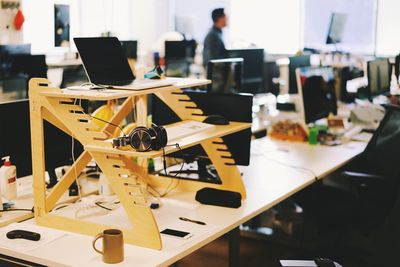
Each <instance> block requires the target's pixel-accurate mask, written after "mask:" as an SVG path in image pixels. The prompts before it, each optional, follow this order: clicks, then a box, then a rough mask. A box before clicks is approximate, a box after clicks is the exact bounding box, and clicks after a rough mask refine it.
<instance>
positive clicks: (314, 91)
mask: <svg viewBox="0 0 400 267" xmlns="http://www.w3.org/2000/svg"><path fill="white" fill-rule="evenodd" d="M296 72H297V80H298V84H299V90H300V95H301V100H302V109H303V110H302V111H303V112H302V113H303V116H304V119H305V122H306V123H311V122H315V121H316V120H319V119H322V118H326V117H328V115H329V114H330V113H333V114H335V115H336V113H337V99H336V94H335V77H334V72H333V68H331V67H319V68H312V67H304V68H299V69H297V70H296Z"/></svg>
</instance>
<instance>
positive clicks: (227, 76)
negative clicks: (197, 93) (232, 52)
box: [207, 58, 243, 93]
mask: <svg viewBox="0 0 400 267" xmlns="http://www.w3.org/2000/svg"><path fill="white" fill-rule="evenodd" d="M207 79H209V80H211V81H212V83H211V84H210V85H209V86H208V90H209V91H210V92H214V93H215V92H219V93H233V92H240V91H241V88H242V79H243V59H242V58H230V59H215V60H210V61H209V62H208V66H207Z"/></svg>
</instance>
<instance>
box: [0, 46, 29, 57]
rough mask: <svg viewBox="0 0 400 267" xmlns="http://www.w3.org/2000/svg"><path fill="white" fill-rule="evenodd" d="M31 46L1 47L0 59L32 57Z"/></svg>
mask: <svg viewBox="0 0 400 267" xmlns="http://www.w3.org/2000/svg"><path fill="white" fill-rule="evenodd" d="M30 54H31V44H18V45H0V59H1V58H2V57H3V56H12V55H30Z"/></svg>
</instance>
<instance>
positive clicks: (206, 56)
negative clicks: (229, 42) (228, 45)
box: [203, 8, 228, 66]
mask: <svg viewBox="0 0 400 267" xmlns="http://www.w3.org/2000/svg"><path fill="white" fill-rule="evenodd" d="M211 17H212V20H213V23H214V24H213V26H212V28H211V29H210V31H209V32H208V33H207V36H206V38H205V39H204V49H203V65H204V66H207V63H208V61H210V60H211V59H218V58H224V57H225V56H226V49H225V44H224V40H223V39H222V29H223V28H225V27H226V26H227V25H228V17H227V16H226V14H225V11H224V9H223V8H217V9H214V10H213V11H212V13H211Z"/></svg>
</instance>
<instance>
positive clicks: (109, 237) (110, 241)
mask: <svg viewBox="0 0 400 267" xmlns="http://www.w3.org/2000/svg"><path fill="white" fill-rule="evenodd" d="M100 238H101V239H103V249H102V250H99V249H97V248H96V241H97V240H99V239H100ZM92 246H93V249H94V250H95V251H96V252H97V253H100V254H101V255H102V258H103V262H105V263H119V262H122V261H123V260H124V236H123V233H122V231H121V230H118V229H106V230H104V231H103V232H102V233H100V234H98V235H96V237H95V238H94V240H93V241H92Z"/></svg>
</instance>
